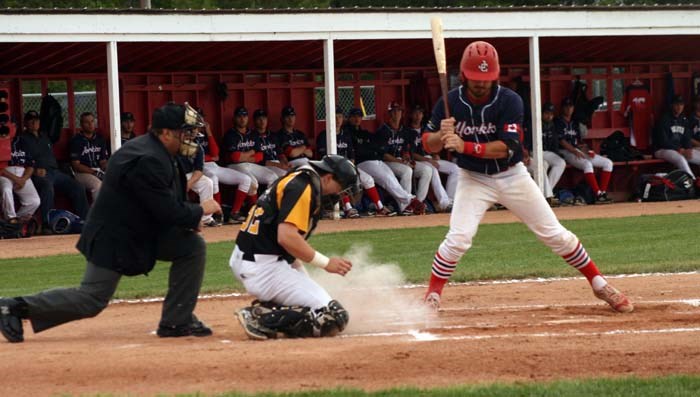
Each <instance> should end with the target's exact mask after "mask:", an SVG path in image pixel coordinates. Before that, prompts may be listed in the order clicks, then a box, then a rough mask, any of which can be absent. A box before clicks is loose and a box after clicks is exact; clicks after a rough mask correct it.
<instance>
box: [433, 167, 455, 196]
mask: <svg viewBox="0 0 700 397" xmlns="http://www.w3.org/2000/svg"><path fill="white" fill-rule="evenodd" d="M437 162H438V171H439V172H440V173H441V174H446V175H447V183H445V190H446V191H447V196H448V197H449V198H450V199H452V200H454V198H455V194H457V181H458V180H459V166H458V165H457V164H455V163H453V162H451V161H447V160H443V159H438V161H437Z"/></svg>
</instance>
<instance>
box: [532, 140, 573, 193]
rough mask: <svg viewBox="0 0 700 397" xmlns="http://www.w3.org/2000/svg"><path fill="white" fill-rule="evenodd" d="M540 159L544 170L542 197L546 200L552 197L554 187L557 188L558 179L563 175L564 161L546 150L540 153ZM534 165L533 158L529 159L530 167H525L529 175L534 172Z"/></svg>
mask: <svg viewBox="0 0 700 397" xmlns="http://www.w3.org/2000/svg"><path fill="white" fill-rule="evenodd" d="M542 159H543V160H544V164H542V167H543V168H544V180H543V181H544V196H545V197H547V198H549V197H554V187H555V186H557V183H559V179H561V176H562V175H564V171H565V170H566V161H565V160H564V159H563V158H561V156H559V155H558V154H556V153H554V152H550V151H546V150H545V151H544V152H542ZM536 164H537V162H536V161H535V158H534V157H531V158H530V165H529V166H528V167H527V169H528V171H530V173H531V174H532V173H534V172H535V165H536Z"/></svg>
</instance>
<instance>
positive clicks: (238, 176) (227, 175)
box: [203, 161, 255, 194]
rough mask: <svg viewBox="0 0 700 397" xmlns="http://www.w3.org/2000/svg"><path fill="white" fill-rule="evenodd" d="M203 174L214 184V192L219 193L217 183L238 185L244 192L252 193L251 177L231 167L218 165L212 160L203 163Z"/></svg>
mask: <svg viewBox="0 0 700 397" xmlns="http://www.w3.org/2000/svg"><path fill="white" fill-rule="evenodd" d="M203 171H204V175H206V176H207V177H208V178H209V179H211V182H212V183H213V184H214V194H216V193H219V184H220V183H222V184H224V185H231V186H238V190H240V191H242V192H245V193H246V194H253V193H255V192H252V191H251V187H252V186H253V179H252V178H251V177H249V176H248V175H246V174H244V173H242V172H240V171H236V170H234V169H233V168H226V167H219V165H218V164H216V163H215V162H213V161H207V162H206V163H204V170H203Z"/></svg>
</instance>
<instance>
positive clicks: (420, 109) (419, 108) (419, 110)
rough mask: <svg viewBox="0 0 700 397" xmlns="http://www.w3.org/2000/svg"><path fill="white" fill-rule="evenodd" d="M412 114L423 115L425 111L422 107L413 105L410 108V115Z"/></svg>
mask: <svg viewBox="0 0 700 397" xmlns="http://www.w3.org/2000/svg"><path fill="white" fill-rule="evenodd" d="M413 112H422V113H425V109H424V108H423V106H421V105H418V104H415V105H413V106H411V113H413Z"/></svg>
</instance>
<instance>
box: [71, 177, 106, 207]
mask: <svg viewBox="0 0 700 397" xmlns="http://www.w3.org/2000/svg"><path fill="white" fill-rule="evenodd" d="M75 180H76V181H78V183H80V184H81V185H83V186H84V187H85V188H86V189H87V190H88V192H90V196H91V197H92V201H93V202H95V200H97V195H98V194H99V193H100V188H101V187H102V180H101V179H100V178H98V177H96V176H95V175H92V174H86V173H84V172H76V173H75Z"/></svg>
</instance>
